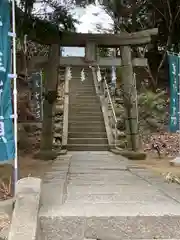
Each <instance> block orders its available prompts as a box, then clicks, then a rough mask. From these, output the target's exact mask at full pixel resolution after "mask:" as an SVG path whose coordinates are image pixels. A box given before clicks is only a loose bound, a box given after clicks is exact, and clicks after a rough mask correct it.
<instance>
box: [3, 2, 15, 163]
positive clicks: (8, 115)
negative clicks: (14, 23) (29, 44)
mask: <svg viewBox="0 0 180 240" xmlns="http://www.w3.org/2000/svg"><path fill="white" fill-rule="evenodd" d="M9 31H10V4H9V1H8V0H0V164H1V163H5V162H7V161H10V160H13V159H14V156H15V144H14V131H13V121H12V100H11V82H10V81H11V79H10V78H9V77H8V74H9V73H10V71H11V37H10V36H8V32H9Z"/></svg>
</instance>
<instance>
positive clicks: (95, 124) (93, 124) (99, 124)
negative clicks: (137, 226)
mask: <svg viewBox="0 0 180 240" xmlns="http://www.w3.org/2000/svg"><path fill="white" fill-rule="evenodd" d="M68 125H69V127H81V126H82V127H91V128H96V129H97V128H101V127H102V128H105V124H104V121H85V122H84V121H82V120H80V121H75V122H74V121H72V120H71V119H69V122H68Z"/></svg>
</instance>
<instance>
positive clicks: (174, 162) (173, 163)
mask: <svg viewBox="0 0 180 240" xmlns="http://www.w3.org/2000/svg"><path fill="white" fill-rule="evenodd" d="M169 164H170V165H171V166H174V167H180V157H176V158H175V159H173V160H171V161H170V162H169Z"/></svg>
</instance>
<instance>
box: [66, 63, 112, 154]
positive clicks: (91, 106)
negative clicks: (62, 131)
mask: <svg viewBox="0 0 180 240" xmlns="http://www.w3.org/2000/svg"><path fill="white" fill-rule="evenodd" d="M81 71H82V68H81V67H74V68H73V69H72V79H71V80H70V84H69V124H68V144H67V149H68V150H71V151H87V150H90V151H104V150H108V139H107V134H106V129H105V124H104V118H103V114H102V110H101V105H100V100H99V97H98V96H97V94H96V91H95V87H94V81H93V76H92V71H91V69H90V68H86V69H84V72H85V79H84V81H81Z"/></svg>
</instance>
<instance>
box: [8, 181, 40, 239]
mask: <svg viewBox="0 0 180 240" xmlns="http://www.w3.org/2000/svg"><path fill="white" fill-rule="evenodd" d="M41 182H42V181H41V179H39V178H33V177H28V178H23V179H20V180H19V181H18V182H17V184H16V194H15V199H16V202H15V206H14V212H13V215H12V222H11V226H10V232H9V236H8V240H24V239H26V240H36V239H37V236H38V212H39V206H40V196H41Z"/></svg>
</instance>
